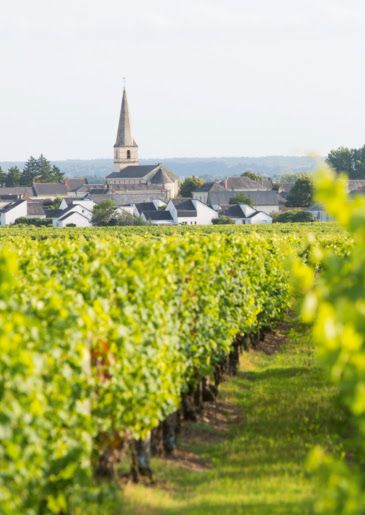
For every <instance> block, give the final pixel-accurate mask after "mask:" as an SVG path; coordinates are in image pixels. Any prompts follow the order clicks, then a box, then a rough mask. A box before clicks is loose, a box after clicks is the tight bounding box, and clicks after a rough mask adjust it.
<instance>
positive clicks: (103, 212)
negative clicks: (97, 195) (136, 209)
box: [92, 200, 148, 227]
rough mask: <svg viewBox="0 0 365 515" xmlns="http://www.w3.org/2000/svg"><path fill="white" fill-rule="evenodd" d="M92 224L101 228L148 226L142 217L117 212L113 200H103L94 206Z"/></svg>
mask: <svg viewBox="0 0 365 515" xmlns="http://www.w3.org/2000/svg"><path fill="white" fill-rule="evenodd" d="M92 224H93V225H95V226H99V227H103V226H129V225H130V226H136V225H148V223H147V222H146V221H145V220H144V219H143V218H142V217H140V216H133V215H131V214H129V213H127V212H126V211H122V212H118V211H116V205H115V202H113V201H112V200H103V201H102V202H99V204H97V205H96V206H94V209H93V216H92Z"/></svg>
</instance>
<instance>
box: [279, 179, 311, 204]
mask: <svg viewBox="0 0 365 515" xmlns="http://www.w3.org/2000/svg"><path fill="white" fill-rule="evenodd" d="M312 200H313V183H312V180H311V179H310V177H308V176H307V175H301V176H300V177H298V179H297V180H296V181H295V183H294V186H293V187H292V189H291V190H290V191H289V193H288V196H287V199H286V205H287V206H290V207H308V206H310V205H311V203H312Z"/></svg>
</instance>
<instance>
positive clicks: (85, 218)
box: [48, 203, 92, 227]
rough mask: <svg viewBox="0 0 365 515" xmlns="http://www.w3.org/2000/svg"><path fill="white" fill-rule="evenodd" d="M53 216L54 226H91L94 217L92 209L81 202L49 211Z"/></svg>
mask: <svg viewBox="0 0 365 515" xmlns="http://www.w3.org/2000/svg"><path fill="white" fill-rule="evenodd" d="M48 216H51V217H52V221H53V226H54V227H67V226H70V225H71V226H76V227H90V226H91V219H92V209H89V208H87V207H85V206H83V205H80V204H78V203H77V204H72V205H71V206H69V207H67V208H66V209H63V210H56V211H55V212H53V213H49V215H48Z"/></svg>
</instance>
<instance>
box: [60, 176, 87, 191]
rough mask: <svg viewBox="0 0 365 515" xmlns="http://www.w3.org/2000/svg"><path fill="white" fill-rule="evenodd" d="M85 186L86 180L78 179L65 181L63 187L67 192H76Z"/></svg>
mask: <svg viewBox="0 0 365 515" xmlns="http://www.w3.org/2000/svg"><path fill="white" fill-rule="evenodd" d="M86 184H87V182H86V179H84V178H78V179H65V185H66V188H67V189H68V191H73V192H75V191H77V190H79V189H80V188H82V187H83V186H85V185H86Z"/></svg>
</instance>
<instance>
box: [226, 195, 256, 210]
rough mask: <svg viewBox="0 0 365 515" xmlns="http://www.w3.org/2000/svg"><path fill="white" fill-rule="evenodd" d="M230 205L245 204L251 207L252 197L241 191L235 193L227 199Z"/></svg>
mask: <svg viewBox="0 0 365 515" xmlns="http://www.w3.org/2000/svg"><path fill="white" fill-rule="evenodd" d="M229 203H230V204H231V205H233V204H247V205H248V206H251V207H252V199H251V197H249V196H248V195H245V193H243V192H242V191H240V192H239V193H236V195H235V196H234V197H232V198H231V199H230V201H229Z"/></svg>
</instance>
